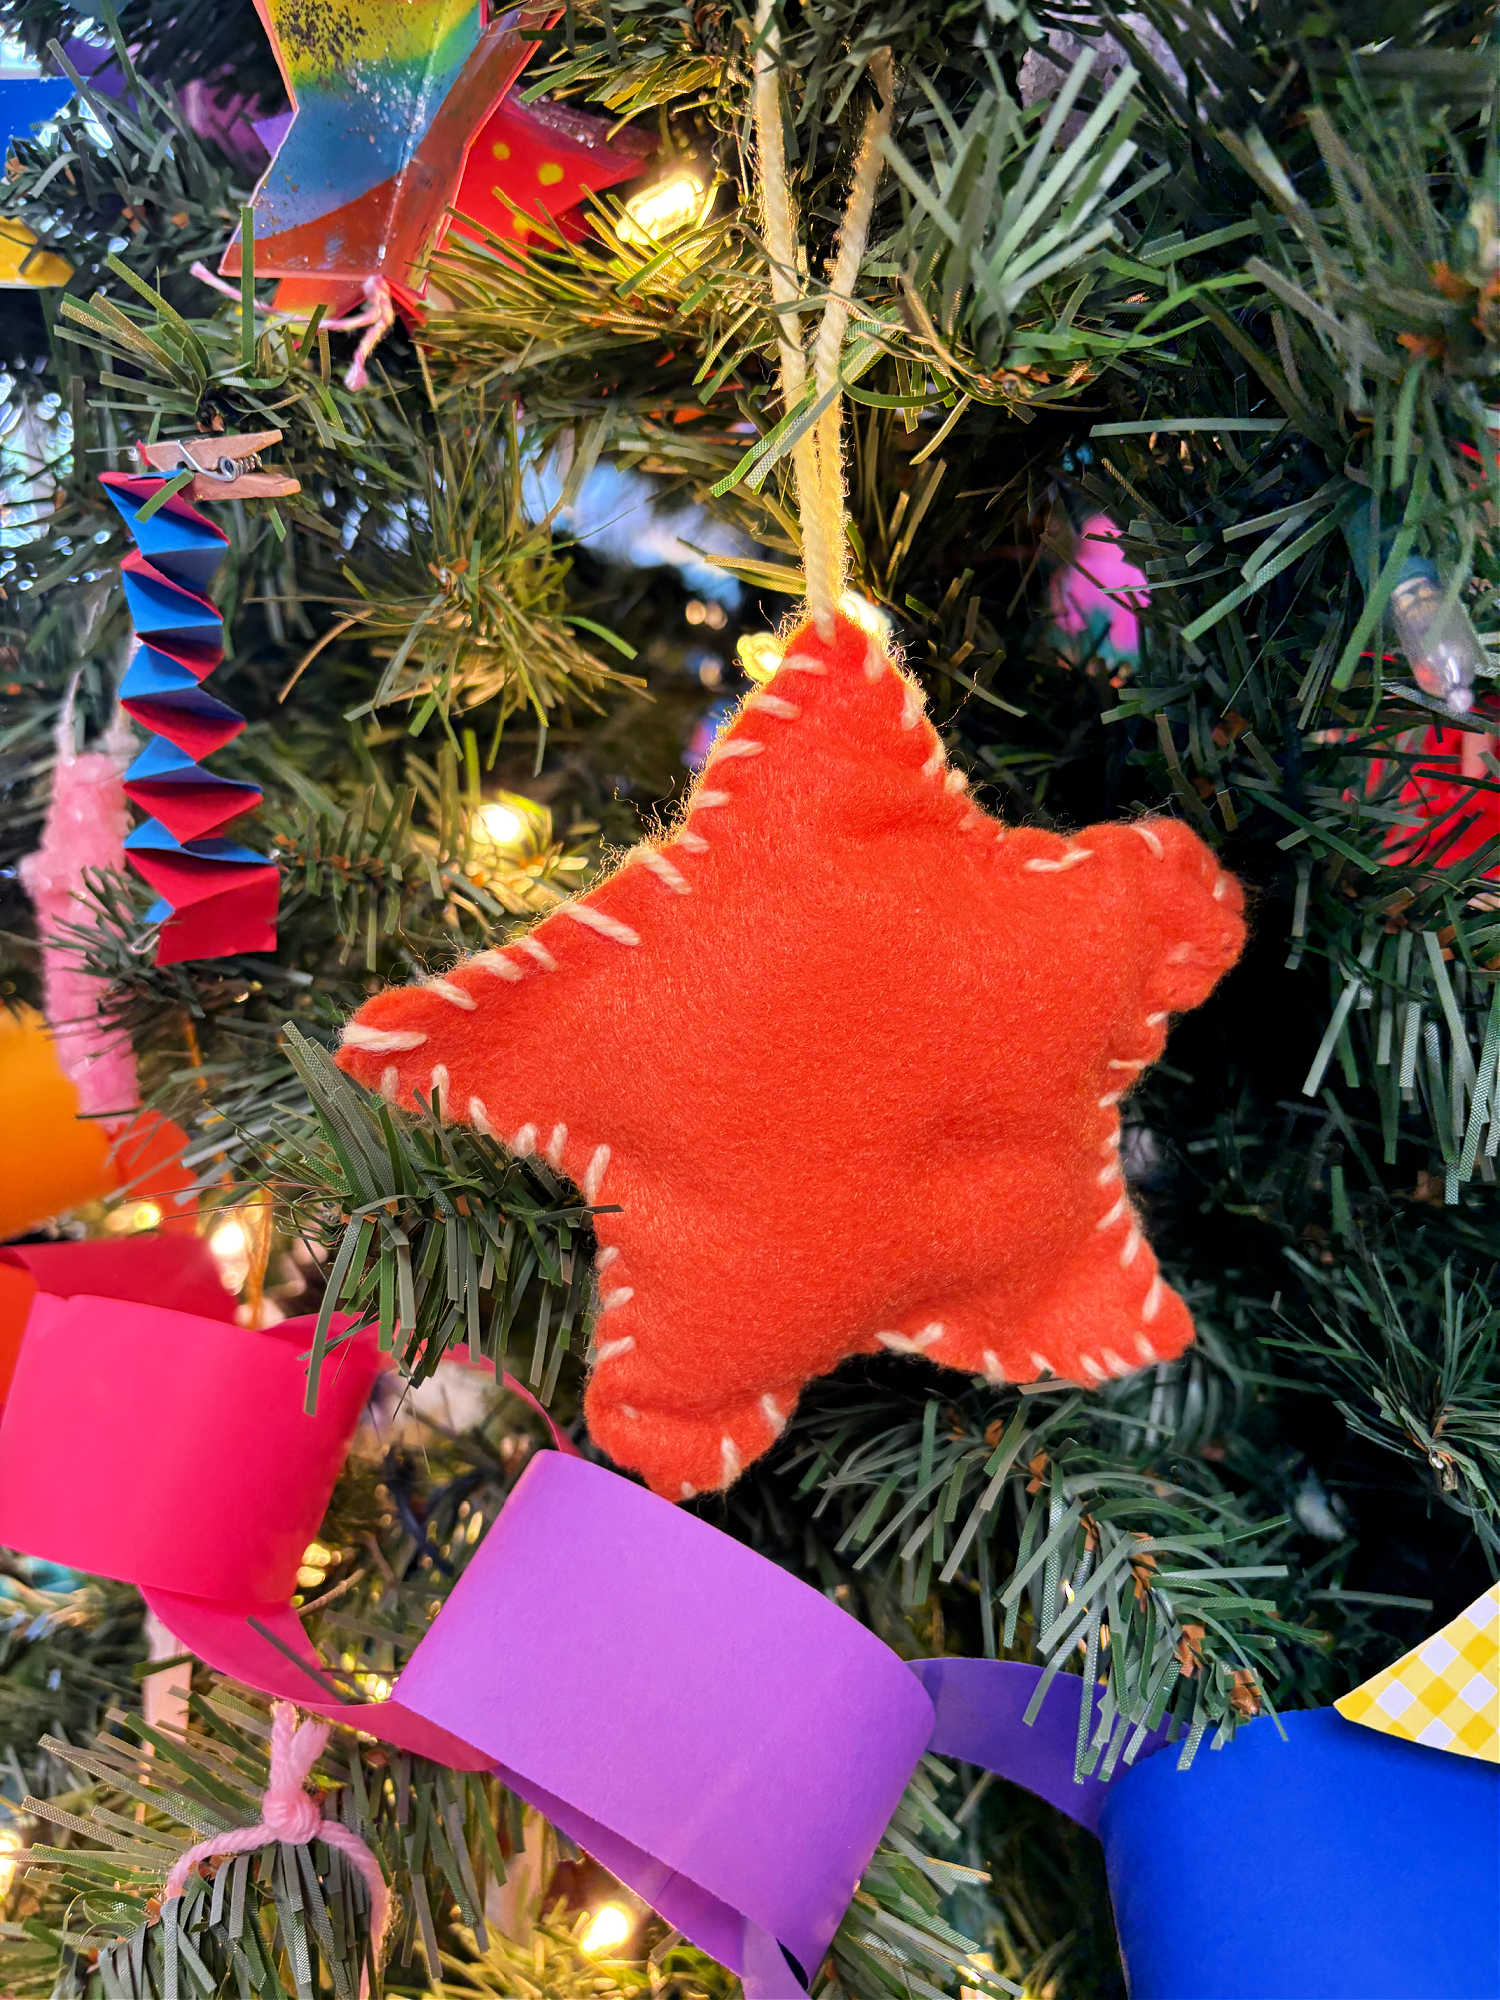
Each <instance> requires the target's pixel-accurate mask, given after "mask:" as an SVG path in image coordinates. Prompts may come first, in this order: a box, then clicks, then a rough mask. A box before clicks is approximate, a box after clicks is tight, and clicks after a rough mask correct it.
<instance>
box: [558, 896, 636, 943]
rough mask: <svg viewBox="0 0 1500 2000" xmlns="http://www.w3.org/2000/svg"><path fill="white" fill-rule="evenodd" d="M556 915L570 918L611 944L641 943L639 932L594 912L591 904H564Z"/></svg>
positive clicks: (614, 918) (601, 912)
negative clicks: (606, 939)
mask: <svg viewBox="0 0 1500 2000" xmlns="http://www.w3.org/2000/svg"><path fill="white" fill-rule="evenodd" d="M558 915H559V916H563V917H571V918H572V919H573V921H574V923H575V924H582V925H583V926H584V927H585V929H587V930H591V931H597V932H598V934H599V936H600V937H602V938H608V939H609V941H610V943H611V944H639V943H640V941H641V940H640V934H639V932H637V931H633V930H632V929H631V928H630V926H629V924H622V923H621V922H620V920H619V918H618V917H607V916H606V915H605V914H604V912H603V910H596V909H595V908H594V906H593V904H592V903H564V904H563V906H562V908H561V909H560V910H559V911H558Z"/></svg>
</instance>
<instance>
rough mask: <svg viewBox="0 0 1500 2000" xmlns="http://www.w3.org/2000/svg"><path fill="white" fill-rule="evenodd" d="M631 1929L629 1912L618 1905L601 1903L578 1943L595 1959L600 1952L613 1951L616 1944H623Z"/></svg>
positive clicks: (632, 1925) (632, 1922) (632, 1926)
mask: <svg viewBox="0 0 1500 2000" xmlns="http://www.w3.org/2000/svg"><path fill="white" fill-rule="evenodd" d="M633 1928H634V1921H633V1919H632V1917H631V1914H630V1912H629V1910H627V1909H624V1908H623V1907H622V1906H621V1905H620V1904H619V1903H601V1904H600V1905H599V1908H598V1909H597V1910H595V1912H594V1914H593V1915H592V1916H591V1917H590V1918H589V1921H588V1928H587V1929H586V1930H585V1931H584V1933H583V1936H582V1937H581V1938H580V1939H579V1941H578V1942H579V1945H580V1947H581V1949H582V1950H584V1951H586V1952H588V1953H589V1954H590V1956H591V1957H597V1956H598V1955H599V1954H600V1953H601V1952H606V1951H613V1950H614V1948H615V1946H616V1945H617V1944H624V1942H625V1940H626V1938H628V1937H629V1936H630V1933H631V1931H632V1929H633Z"/></svg>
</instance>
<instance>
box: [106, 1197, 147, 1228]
mask: <svg viewBox="0 0 1500 2000" xmlns="http://www.w3.org/2000/svg"><path fill="white" fill-rule="evenodd" d="M160 1224H161V1210H160V1209H159V1208H158V1207H157V1205H156V1203H155V1202H154V1201H127V1202H124V1203H122V1204H121V1206H120V1207H119V1208H113V1209H111V1210H110V1212H109V1214H108V1215H107V1216H105V1218H104V1227H105V1229H106V1230H107V1231H108V1232H109V1234H110V1235H111V1236H139V1235H140V1234H141V1232H142V1231H143V1230H146V1229H156V1228H158V1227H159V1226H160Z"/></svg>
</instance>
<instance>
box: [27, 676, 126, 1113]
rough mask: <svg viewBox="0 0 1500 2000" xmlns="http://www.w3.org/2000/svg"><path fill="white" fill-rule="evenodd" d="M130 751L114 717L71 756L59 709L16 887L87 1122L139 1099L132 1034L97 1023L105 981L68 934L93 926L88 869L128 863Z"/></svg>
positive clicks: (67, 716) (52, 1021)
mask: <svg viewBox="0 0 1500 2000" xmlns="http://www.w3.org/2000/svg"><path fill="white" fill-rule="evenodd" d="M131 747H132V745H131V740H130V730H129V728H128V726H127V725H126V724H124V723H123V722H120V721H116V722H115V723H114V724H113V725H112V727H111V729H110V731H109V734H108V736H106V738H105V739H104V747H103V748H102V749H99V750H86V751H82V752H80V751H78V750H76V749H75V748H74V745H73V704H72V701H71V699H70V700H69V701H68V702H67V703H66V705H65V707H64V710H63V715H62V720H61V722H60V723H59V726H58V732H57V762H56V763H55V764H54V766H53V769H52V799H51V803H50V804H49V806H48V808H47V818H46V822H45V824H44V825H43V828H42V844H41V846H40V847H39V848H38V849H37V850H36V852H35V854H28V855H27V856H26V858H25V859H24V860H23V861H22V863H21V881H22V883H23V884H24V885H25V889H26V893H27V894H28V895H29V896H30V898H31V900H32V904H33V906H34V907H35V909H36V919H37V934H38V937H39V939H40V942H41V954H42V989H43V996H44V1003H45V1012H46V1016H47V1024H48V1026H49V1027H50V1028H51V1030H52V1037H53V1043H54V1046H55V1048H56V1051H57V1060H58V1063H59V1065H60V1066H61V1068H62V1070H63V1071H64V1073H65V1074H66V1075H67V1076H68V1077H70V1078H71V1079H72V1082H73V1084H74V1086H75V1088H76V1089H77V1092H78V1108H79V1111H80V1113H81V1114H82V1115H83V1116H84V1117H89V1116H91V1115H92V1116H96V1117H97V1116H101V1115H109V1114H115V1115H117V1116H120V1117H123V1116H124V1115H125V1114H126V1113H127V1112H130V1111H132V1110H134V1108H135V1106H136V1105H137V1104H138V1103H139V1102H140V1097H139V1092H138V1090H137V1087H136V1073H135V1052H134V1050H133V1049H132V1048H131V1045H130V1037H129V1036H128V1035H126V1034H123V1033H122V1032H121V1031H120V1030H119V1029H117V1028H109V1027H106V1026H105V1025H104V1023H103V1021H102V1019H101V1015H100V1001H101V999H102V998H103V989H104V986H105V981H103V980H102V979H99V978H98V977H96V976H95V975H94V974H93V973H91V972H88V971H87V970H85V968H84V964H83V960H82V958H81V956H80V953H79V949H78V941H77V939H76V938H73V937H70V936H69V932H70V931H72V930H76V929H77V928H78V927H79V926H80V925H83V926H86V925H87V924H88V922H89V920H90V905H89V903H88V901H87V900H86V884H85V880H84V876H85V873H86V871H88V870H90V869H106V868H109V869H123V868H124V865H125V850H124V845H123V843H124V839H125V834H126V831H127V830H128V828H129V825H130V802H129V800H128V799H127V798H126V796H125V792H124V787H123V785H122V783H121V779H122V776H123V773H124V770H125V765H126V763H127V761H128V759H129V757H130V752H131Z"/></svg>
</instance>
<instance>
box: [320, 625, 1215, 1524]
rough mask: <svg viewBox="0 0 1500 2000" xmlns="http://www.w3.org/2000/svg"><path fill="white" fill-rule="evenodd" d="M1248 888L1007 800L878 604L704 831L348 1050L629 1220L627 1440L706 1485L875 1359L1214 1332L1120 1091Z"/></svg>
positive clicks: (604, 1218)
mask: <svg viewBox="0 0 1500 2000" xmlns="http://www.w3.org/2000/svg"><path fill="white" fill-rule="evenodd" d="M1241 900H1242V899H1241V893H1240V889H1239V885H1238V884H1237V883H1236V882H1235V881H1234V879H1233V878H1232V877H1231V876H1229V875H1227V874H1225V873H1224V872H1223V871H1222V870H1221V869H1220V868H1219V867H1218V866H1217V864H1216V863H1215V861H1214V859H1213V857H1212V855H1211V854H1210V853H1209V851H1208V849H1207V848H1206V847H1205V846H1204V845H1203V844H1202V842H1201V841H1199V840H1198V839H1197V837H1196V836H1195V835H1194V834H1192V833H1190V832H1189V831H1188V830H1187V829H1186V828H1185V827H1183V826H1181V825H1179V824H1178V823H1177V822H1175V821H1172V820H1141V821H1137V822H1134V823H1131V824H1120V825H1110V826H1095V827H1090V828H1088V829H1087V830H1086V831H1085V832H1083V833H1081V834H1078V835H1076V836H1075V837H1074V838H1072V839H1064V838H1061V837H1060V836H1058V835H1056V834H1051V833H1043V832H1037V831H1033V830H1030V829H1027V828H1012V827H1005V826H1002V825H1001V824H999V823H998V822H997V821H996V820H994V819H992V818H990V817H989V815H988V814H986V813H984V812H981V811H980V810H979V809H978V808H977V807H976V806H975V805H974V803H973V801H972V800H971V799H970V798H969V797H968V796H967V795H966V792H965V781H964V778H963V776H962V774H961V773H960V772H958V771H956V770H953V769H951V768H950V767H949V766H948V765H947V762H946V759H945V757H944V752H943V747H942V744H941V742H940V740H939V738H938V736H937V733H936V731H935V730H934V729H933V727H932V725H931V723H930V722H929V721H928V720H927V717H926V714H925V712H924V708H923V702H922V697H921V693H920V691H919V689H918V688H917V687H916V685H915V684H914V683H913V682H912V681H911V680H910V679H908V678H907V677H906V676H905V675H904V674H903V673H902V672H901V671H900V669H899V668H898V667H897V666H896V665H895V663H894V662H893V661H892V659H891V658H890V656H889V654H888V653H886V652H885V651H884V650H883V649H882V648H881V646H880V645H879V644H878V643H877V642H875V641H873V640H870V639H868V638H867V637H866V635H865V634H864V633H863V632H862V631H860V630H859V629H857V628H856V627H855V626H854V625H852V624H850V623H848V622H847V621H845V620H844V619H842V618H840V619H839V620H838V621H837V622H836V626H835V629H834V636H833V638H832V640H831V641H828V642H825V641H824V640H823V639H821V638H819V636H818V635H817V632H816V630H815V628H814V627H813V626H811V625H808V626H805V627H803V628H802V629H801V630H800V631H799V632H798V633H796V634H795V636H794V637H793V639H792V641H791V643H790V645H789V647H788V649H787V652H786V655H785V657H784V658H783V660H782V662H781V665H780V666H779V668H778V669H777V671H776V673H775V674H774V676H773V677H772V678H771V680H770V681H769V683H768V684H767V685H766V687H765V688H764V689H763V690H762V691H760V692H757V693H754V694H752V695H750V696H749V697H748V698H747V700H746V701H745V703H744V704H743V706H742V707H741V709H740V711H739V713H738V715H737V716H736V718H735V719H734V721H733V722H732V723H731V724H730V725H729V726H728V727H727V728H726V729H725V731H724V732H723V734H722V735H721V736H720V738H719V739H718V742H717V744H716V745H715V747H714V750H713V753H712V755H711V757H710V759H709V762H708V765H707V768H706V769H705V770H704V772H703V774H702V776H701V778H700V780H699V781H698V783H697V784H696V786H695V787H694V789H693V791H692V792H691V793H690V794H689V796H688V798H687V801H686V808H685V811H684V814H683V817H682V819H681V821H680V823H679V824H678V825H677V827H676V829H675V831H674V832H672V833H671V834H669V835H668V836H667V837H666V838H664V839H662V840H660V841H655V842H649V843H645V844H643V845H641V846H639V847H636V848H633V849H632V850H631V852H630V853H629V854H628V855H627V856H626V857H625V859H624V860H623V861H622V862H621V864H620V866H619V867H618V868H616V869H615V871H614V872H613V874H611V875H609V876H608V877H607V878H606V879H605V880H603V881H602V882H601V883H600V884H599V885H598V886H597V888H595V889H593V890H591V891H590V892H589V894H588V895H586V896H581V897H579V898H578V900H577V901H576V902H572V903H568V904H565V905H563V906H562V907H561V908H560V909H559V910H557V911H555V912H554V913H553V914H552V915H550V916H549V917H547V919H546V920H545V921H544V922H543V923H541V924H539V925H538V926H537V927H536V928H535V929H534V930H532V931H531V932H530V933H529V934H528V935H526V936H523V937H519V938H516V939H514V940H512V941H511V942H510V943H509V944H507V945H506V946H505V947H504V949H502V950H498V951H484V952H480V953H479V954H478V955H477V956H476V957H473V958H470V959H468V960H466V961H465V962H463V963H461V964H460V965H458V966H457V967H455V968H454V970H453V971H451V972H449V973H447V974H446V975H444V976H443V977H442V978H437V979H432V980H429V981H427V982H426V984H424V985H420V986H413V987H408V988H405V989H401V990H391V991H388V992H385V993H381V994H378V995H377V996H376V997H375V998H374V999H373V1000H371V1001H369V1002H368V1003H367V1004H366V1005H365V1006H364V1007H362V1008H361V1009H360V1011H359V1013H358V1014H356V1015H355V1017H354V1018H353V1020H352V1021H351V1022H350V1023H349V1024H348V1026H347V1027H346V1029H345V1032H344V1039H343V1046H342V1048H341V1050H340V1053H339V1057H338V1060H339V1062H340V1064H341V1066H342V1067H343V1068H344V1069H345V1070H347V1071H348V1072H349V1073H350V1074H351V1075H352V1076H355V1077H357V1078H358V1079H359V1080H360V1081H361V1082H363V1083H365V1084H367V1085H369V1086H371V1087H374V1088H378V1089H380V1090H381V1091H383V1092H384V1094H385V1095H386V1097H387V1098H389V1099H390V1100H391V1101H392V1102H395V1103H399V1104H405V1105H410V1104H411V1103H412V1102H413V1099H414V1097H415V1095H416V1094H417V1093H418V1092H420V1093H421V1094H422V1095H424V1096H428V1097H431V1096H434V1095H435V1096H437V1097H438V1098H439V1099H440V1101H441V1107H442V1111H443V1115H444V1116H445V1117H452V1118H456V1119H459V1120H462V1121H464V1122H466V1123H468V1124H470V1125H473V1126H476V1127H477V1128H478V1129H479V1130H480V1131H482V1132H485V1133H489V1134H492V1135H493V1136H494V1137H496V1138H498V1139H501V1140H503V1141H504V1143H505V1144H507V1145H508V1146H510V1148H511V1149H512V1150H513V1151H514V1152H516V1153H520V1154H529V1153H533V1152H539V1153H542V1154H544V1155H545V1156H546V1158H547V1159H548V1160H549V1161H550V1162H551V1163H552V1165H553V1166H555V1167H557V1168H558V1169H559V1170H560V1171H562V1172H563V1173H566V1174H568V1175H569V1176H570V1177H571V1178H572V1179H573V1180H574V1181H575V1182H577V1183H578V1185H579V1186H580V1187H581V1188H582V1189H583V1192H584V1194H585V1196H586V1197H587V1198H588V1199H589V1200H590V1201H601V1200H602V1201H605V1202H607V1203H609V1204H610V1205H611V1206H613V1207H617V1209H618V1213H612V1214H601V1215H600V1216H599V1218H598V1238H599V1255H598V1273H599V1288H600V1296H599V1320H598V1326H597V1331H596V1347H595V1354H594V1370H593V1374H592V1377H591V1379H590V1382H589V1387H588V1395H587V1402H586V1406H585V1407H586V1414H587V1418H588V1424H589V1429H590V1431H591V1433H592V1435H593V1436H594V1438H595V1440H596V1441H597V1442H598V1443H599V1444H600V1445H601V1446H602V1447H603V1448H604V1450H605V1451H607V1452H608V1453H609V1454H610V1456H611V1457H612V1458H614V1459H615V1460H616V1461H617V1462H618V1463H619V1464H621V1465H624V1466H628V1467H631V1468H633V1469H635V1470H637V1471H639V1472H641V1473H643V1474H644V1475H645V1477H646V1479H647V1480H648V1481H649V1482H650V1484H651V1485H652V1486H653V1487H654V1488H655V1489H656V1491H657V1492H659V1493H662V1494H665V1495H667V1496H668V1497H669V1498H671V1499H678V1498H682V1497H685V1496H688V1495H691V1494H692V1493H694V1492H702V1491H704V1490H705V1489H708V1488H714V1487H721V1486H725V1485H727V1484H729V1483H730V1481H732V1480H733V1479H734V1478H735V1476H736V1475H737V1474H738V1472H739V1471H740V1469H741V1467H742V1466H744V1465H746V1464H748V1463H749V1462H750V1460H751V1459H753V1458H756V1457H758V1456H759V1455H760V1453H761V1452H763V1451H764V1450H765V1449H766V1448H767V1446H768V1445H769V1444H770V1443H771V1442H772V1440H773V1439H774V1438H775V1437H776V1436H777V1435H778V1433H779V1432H780V1431H781V1429H782V1427H783V1426H784V1425H785V1423H786V1421H787V1418H788V1417H789V1416H790V1414H791V1412H792V1407H793V1405H794V1404H795V1402H796V1400H797V1396H798V1394H799V1392H800V1390H801V1388H802V1386H803V1384H804V1383H805V1382H807V1381H808V1380H810V1379H811V1378H812V1377H813V1376H815V1375H820V1374H823V1373H825V1372H826V1371H827V1370H828V1369H830V1368H833V1367H834V1366H835V1365H836V1364H837V1363H838V1362H839V1361H841V1360H842V1359H843V1358H844V1357H845V1356H846V1355H852V1354H873V1353H875V1352H877V1351H878V1350H879V1349H881V1348H891V1349H895V1350H896V1351H897V1352H900V1353H908V1354H920V1355H925V1356H926V1357H927V1358H928V1359H929V1360H931V1361H938V1362H941V1363H943V1364H944V1365H946V1366H948V1367H953V1368H961V1369H966V1370H970V1371H973V1372H975V1373H983V1374H985V1375H986V1376H988V1377H989V1378H990V1379H991V1380H993V1381H996V1382H999V1381H1030V1380H1034V1379H1036V1378H1038V1377H1040V1376H1043V1375H1046V1374H1052V1375H1054V1376H1058V1377H1065V1378H1072V1379H1076V1380H1078V1381H1080V1382H1085V1383H1088V1382H1101V1381H1103V1380H1104V1379H1105V1378H1106V1377H1107V1376H1111V1375H1120V1374H1123V1373H1125V1372H1127V1371H1128V1370H1130V1369H1131V1368H1135V1367H1139V1366H1140V1365H1142V1364H1143V1363H1146V1362H1151V1361H1156V1360H1160V1359H1165V1358H1167V1357H1169V1356H1171V1355H1174V1354H1176V1353H1178V1352H1179V1351H1180V1350H1181V1349H1182V1348H1183V1347H1185V1346H1186V1345H1187V1343H1188V1342H1189V1340H1191V1338H1192V1331H1193V1329H1192V1322H1191V1321H1190V1319H1189V1317H1188V1313H1187V1309H1186V1307H1185V1306H1184V1305H1183V1303H1182V1301H1181V1299H1179V1298H1178V1297H1177V1295H1176V1294H1175V1293H1174V1292H1173V1291H1171V1290H1170V1289H1169V1288H1168V1287H1167V1286H1166V1285H1165V1284H1164V1283H1163V1282H1162V1279H1161V1276H1160V1274H1159V1272H1158V1271H1157V1267H1156V1259H1155V1257H1154V1256H1153V1255H1152V1252H1151V1249H1150V1246H1149V1245H1148V1244H1147V1243H1146V1242H1145V1240H1144V1238H1143V1236H1142V1233H1141V1227H1140V1222H1139V1219H1138V1217H1137V1215H1136V1213H1135V1211H1134V1209H1133V1207H1132V1205H1131V1201H1130V1198H1129V1195H1128V1194H1127V1192H1126V1190H1125V1187H1124V1185H1123V1181H1122V1177H1121V1169H1120V1159H1119V1137H1120V1114H1119V1103H1120V1099H1121V1097H1122V1096H1123V1095H1124V1094H1125V1092H1126V1091H1127V1090H1129V1088H1130V1087H1131V1085H1132V1084H1133V1083H1134V1082H1135V1080H1136V1078H1137V1077H1138V1075H1139V1074H1140V1072H1141V1071H1142V1070H1143V1069H1145V1068H1146V1066H1147V1065H1148V1064H1149V1063H1151V1062H1152V1061H1154V1060H1155V1058H1156V1057H1157V1056H1158V1055H1159V1054H1160V1053H1161V1048H1162V1043H1163V1039H1164V1037H1165V1034H1166V1026H1167V1018H1168V1016H1169V1015H1170V1014H1171V1013H1173V1012H1176V1011H1178V1010H1180V1009H1183V1008H1186V1007H1192V1006H1195V1005H1196V1004H1197V1003H1198V1002H1199V1001H1200V1000H1202V999H1203V998H1204V997H1205V996H1206V995H1207V993H1208V992H1209V991H1210V989H1211V988H1212V987H1213V985H1214V984H1215V982H1216V981H1217V980H1218V978H1219V977H1220V975H1221V974H1222V973H1223V972H1224V970H1225V969H1226V968H1227V967H1228V966H1229V965H1231V964H1232V963H1233V961H1234V959H1235V957H1236V956H1237V954H1238V952H1239V949H1240V946H1241V943H1242V941H1243V937H1244V924H1243V921H1242V917H1241Z"/></svg>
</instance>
